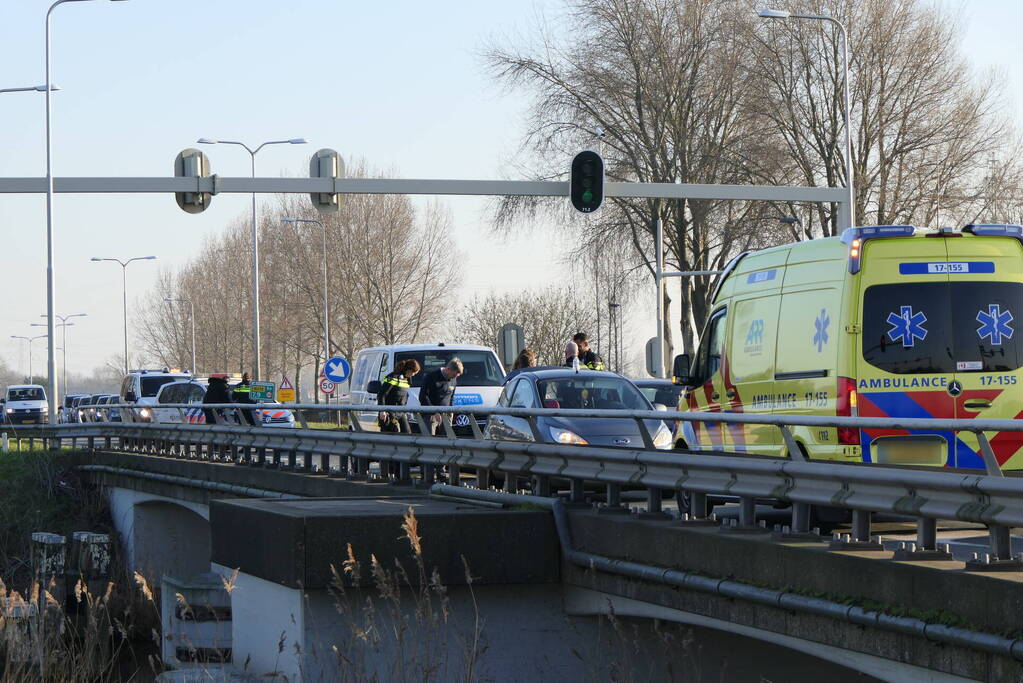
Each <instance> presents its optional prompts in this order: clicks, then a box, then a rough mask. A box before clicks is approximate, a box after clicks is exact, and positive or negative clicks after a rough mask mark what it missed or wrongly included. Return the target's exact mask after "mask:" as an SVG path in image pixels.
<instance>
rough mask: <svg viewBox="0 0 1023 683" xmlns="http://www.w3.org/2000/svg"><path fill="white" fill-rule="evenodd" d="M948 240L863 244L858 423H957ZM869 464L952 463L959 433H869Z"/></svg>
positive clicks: (864, 434) (865, 438) (864, 433)
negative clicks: (909, 419)
mask: <svg viewBox="0 0 1023 683" xmlns="http://www.w3.org/2000/svg"><path fill="white" fill-rule="evenodd" d="M945 242H946V239H944V238H936V239H935V238H928V237H921V236H916V237H891V238H884V239H875V240H870V241H869V242H866V243H864V245H863V246H864V250H863V257H862V266H861V270H860V273H859V289H860V297H861V298H860V300H859V301H860V311H859V319H860V321H861V328H860V344H859V350H858V353H857V366H858V367H857V378H856V379H857V389H858V407H859V415H860V416H861V417H893V418H895V417H912V418H945V419H949V418H953V417H955V397H954V396H952V393H951V392H950V389H952V390H953V391H954V388H955V387H954V385H953V380H955V369H956V368H955V354H954V350H953V339H954V326H953V323H952V302H951V292H950V289H949V275H948V273H947V266H946V265H945V264H947V262H948V258H947V256H948V253H947V250H946V246H945ZM860 441H861V444H862V447H863V459H864V460H865V461H867V462H880V463H890V464H912V465H945V464H949V465H952V464H954V463H955V452H956V447H955V435H954V434H953V433H952V432H951V431H947V430H946V431H941V430H912V431H908V430H890V429H864V430H861V431H860Z"/></svg>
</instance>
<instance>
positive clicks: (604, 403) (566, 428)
mask: <svg viewBox="0 0 1023 683" xmlns="http://www.w3.org/2000/svg"><path fill="white" fill-rule="evenodd" d="M498 405H499V406H502V407H510V408H562V409H584V410H653V409H654V407H653V405H652V404H651V403H650V401H648V400H647V398H646V397H645V396H643V394H642V393H641V392H640V391H639V389H637V388H636V385H634V384H633V383H632V382H631V381H629V380H628V379H626V378H624V377H622V376H621V375H617V374H615V373H613V372H600V371H595V370H580V371H578V372H577V371H575V370H573V369H571V368H542V369H536V370H527V371H525V372H521V373H519V374H517V375H516V376H515V377H513V378H512V379H511V380H509V381H508V383H507V384H505V386H504V390H503V391H502V392H501V397H500V399H498ZM644 423H645V425H646V428H647V431H648V432H649V433H650V437H651V438H652V439H653V441H654V446H655V447H657V448H661V449H670V448H671V447H672V442H673V439H672V434H671V430H670V429H669V428H668V426H667V425H666V424H665V423H664V422H663V421H662V420H644ZM486 436H487V438H490V439H495V440H504V441H540V442H543V443H562V444H577V445H587V444H589V445H594V446H617V447H621V448H643V437H642V434H640V429H639V425H637V424H636V421H635V420H633V419H631V418H627V417H623V418H622V419H620V420H619V419H607V418H587V417H583V418H578V417H553V416H550V417H548V416H546V415H544V416H540V417H537V418H536V433H534V431H533V429H532V428H531V427H530V425H529V420H528V419H526V418H520V417H509V416H507V415H491V416H490V420H489V421H488V423H487V429H486ZM537 436H539V438H537Z"/></svg>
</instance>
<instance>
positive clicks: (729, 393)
mask: <svg viewBox="0 0 1023 683" xmlns="http://www.w3.org/2000/svg"><path fill="white" fill-rule="evenodd" d="M725 396H727V397H728V398H735V392H734V391H726V392H725Z"/></svg>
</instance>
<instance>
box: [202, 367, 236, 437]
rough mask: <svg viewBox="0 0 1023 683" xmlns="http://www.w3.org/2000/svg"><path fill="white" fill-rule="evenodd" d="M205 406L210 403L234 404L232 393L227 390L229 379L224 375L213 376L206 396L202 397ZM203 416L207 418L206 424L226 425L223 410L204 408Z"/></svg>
mask: <svg viewBox="0 0 1023 683" xmlns="http://www.w3.org/2000/svg"><path fill="white" fill-rule="evenodd" d="M202 402H203V403H204V404H208V403H232V401H231V393H230V392H229V391H228V390H227V378H226V377H224V376H223V375H212V376H211V377H210V382H209V386H208V387H207V388H206V395H205V396H203V397H202ZM202 412H203V415H205V416H206V424H208V425H212V424H224V423H225V422H226V420H225V419H224V410H223V409H222V408H216V409H213V408H203V411H202Z"/></svg>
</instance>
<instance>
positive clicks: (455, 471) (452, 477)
mask: <svg viewBox="0 0 1023 683" xmlns="http://www.w3.org/2000/svg"><path fill="white" fill-rule="evenodd" d="M461 485H462V468H461V467H460V466H459V465H454V464H452V465H448V486H461Z"/></svg>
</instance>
